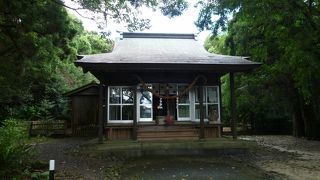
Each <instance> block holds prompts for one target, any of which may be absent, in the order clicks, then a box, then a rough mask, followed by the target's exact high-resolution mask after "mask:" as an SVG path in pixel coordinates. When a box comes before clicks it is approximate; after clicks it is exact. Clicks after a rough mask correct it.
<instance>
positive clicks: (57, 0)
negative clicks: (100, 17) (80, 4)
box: [52, 0, 95, 21]
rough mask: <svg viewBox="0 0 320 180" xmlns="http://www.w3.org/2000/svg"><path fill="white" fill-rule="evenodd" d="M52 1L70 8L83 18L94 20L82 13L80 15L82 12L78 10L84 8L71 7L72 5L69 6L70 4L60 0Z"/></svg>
mask: <svg viewBox="0 0 320 180" xmlns="http://www.w3.org/2000/svg"><path fill="white" fill-rule="evenodd" d="M52 2H54V3H56V4H58V5H60V6H63V7H65V8H68V9H71V10H73V11H75V12H76V13H77V14H78V15H79V16H81V17H83V18H86V19H90V20H93V21H95V19H94V18H92V17H87V16H84V15H82V14H81V13H80V12H79V10H85V8H73V7H70V6H67V5H65V4H64V3H63V2H61V1H59V0H53V1H52Z"/></svg>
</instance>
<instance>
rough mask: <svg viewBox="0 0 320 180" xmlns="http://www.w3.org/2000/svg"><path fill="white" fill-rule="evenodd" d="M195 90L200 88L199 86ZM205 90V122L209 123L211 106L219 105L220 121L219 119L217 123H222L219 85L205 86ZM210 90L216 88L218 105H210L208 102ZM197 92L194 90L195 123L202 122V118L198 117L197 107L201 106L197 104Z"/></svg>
mask: <svg viewBox="0 0 320 180" xmlns="http://www.w3.org/2000/svg"><path fill="white" fill-rule="evenodd" d="M195 88H198V87H197V86H196V87H195ZM203 88H204V89H205V91H204V94H203V96H204V99H205V100H204V102H203V106H204V108H205V109H204V110H205V111H204V113H205V114H204V115H205V118H204V120H205V121H209V118H208V116H209V114H208V108H209V105H218V119H217V122H221V114H220V88H219V86H218V85H212V86H203ZM208 88H216V91H217V102H216V103H209V102H207V100H208ZM196 92H197V91H196V90H195V89H194V91H193V93H194V98H193V102H194V103H193V108H194V120H195V121H200V118H197V117H196V105H199V104H200V103H199V102H196V98H197V96H198V94H197V93H196Z"/></svg>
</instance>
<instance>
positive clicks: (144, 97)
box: [140, 91, 152, 104]
mask: <svg viewBox="0 0 320 180" xmlns="http://www.w3.org/2000/svg"><path fill="white" fill-rule="evenodd" d="M140 104H152V93H151V92H149V91H142V93H141V98H140Z"/></svg>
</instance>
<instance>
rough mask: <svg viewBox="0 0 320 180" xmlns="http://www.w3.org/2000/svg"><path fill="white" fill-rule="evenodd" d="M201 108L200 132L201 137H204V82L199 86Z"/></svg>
mask: <svg viewBox="0 0 320 180" xmlns="http://www.w3.org/2000/svg"><path fill="white" fill-rule="evenodd" d="M198 94H199V96H198V97H199V108H200V133H199V139H204V106H203V84H202V83H201V84H200V85H199V87H198Z"/></svg>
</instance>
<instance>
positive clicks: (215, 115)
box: [195, 86, 220, 121]
mask: <svg viewBox="0 0 320 180" xmlns="http://www.w3.org/2000/svg"><path fill="white" fill-rule="evenodd" d="M198 97H199V94H198V88H197V87H196V88H195V119H200V104H199V100H198ZM203 106H204V111H205V112H204V118H205V119H208V120H209V121H218V120H219V113H220V112H219V94H218V86H204V87H203Z"/></svg>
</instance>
